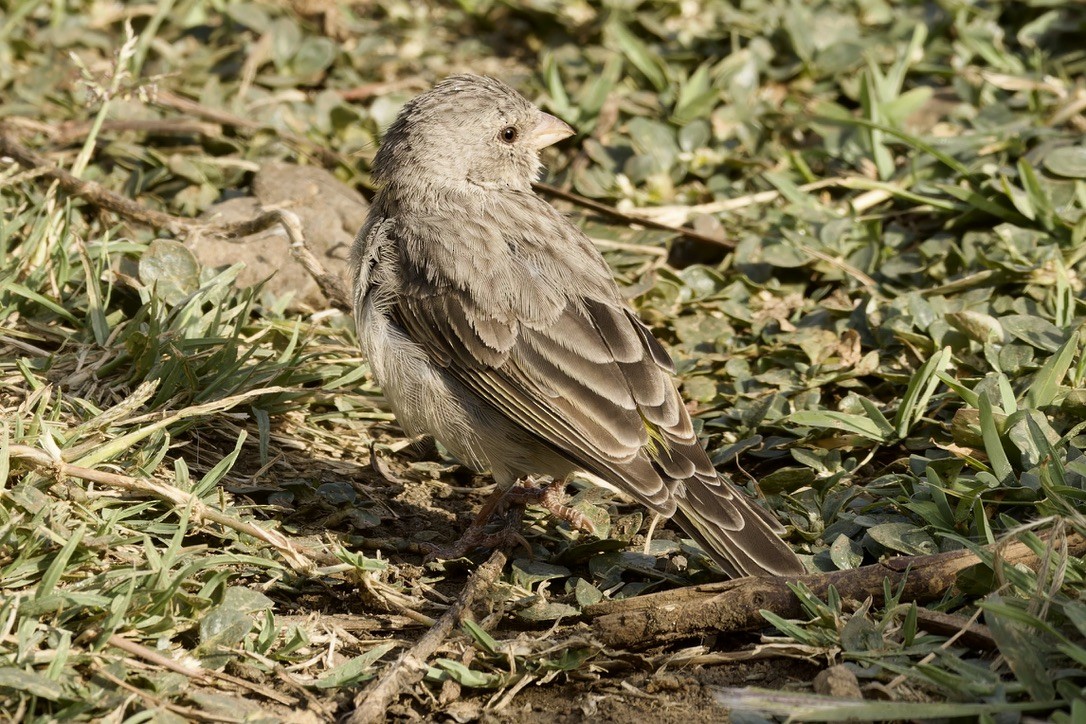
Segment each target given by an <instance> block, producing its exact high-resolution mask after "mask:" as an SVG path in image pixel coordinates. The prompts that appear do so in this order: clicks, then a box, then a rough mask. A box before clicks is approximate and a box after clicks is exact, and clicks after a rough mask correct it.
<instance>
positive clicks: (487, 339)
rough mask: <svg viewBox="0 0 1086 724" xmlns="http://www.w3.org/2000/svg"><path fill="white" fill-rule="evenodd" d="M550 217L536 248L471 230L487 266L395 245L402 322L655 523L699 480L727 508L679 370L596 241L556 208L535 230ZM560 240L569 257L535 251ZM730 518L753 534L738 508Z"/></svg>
mask: <svg viewBox="0 0 1086 724" xmlns="http://www.w3.org/2000/svg"><path fill="white" fill-rule="evenodd" d="M543 206H546V205H543ZM548 212H549V213H553V214H554V226H552V227H550V228H549V229H536V230H534V232H533V233H532V235H531V236H532V238H527V236H526V235H523V234H521V235H520V237H519V238H515V237H516V234H515V233H510V234H509V236H510V237H513V238H507V239H502V240H500V241H496V240H494V239H493V238H489V237H492V236H493V231H492V230H493V228H494V225H490V226H489V227H488V228H483V227H482V226H478V227H474V228H470V227H469V228H468V229H461V230H460V233H465V232H466V231H471V232H474V234H475V235H476V237H482V236H483V235H487V236H488V238H485V239H483V240H482V242H480V241H478V240H476V243H475V248H480V247H482V248H485V249H486V250H487V253H486V254H485V255H482V254H480V255H479V256H480V257H482V258H475V259H471V256H470V255H469V254H464V253H457V254H453V253H451V252H452V250H453V249H454V248H455V247H454V246H453V245H452V244H451V243H450V241H449V238H448V237H449V236H450V235H452V234H455V233H456V232H449V231H447V232H446V235H445V237H444V238H442V237H440V236H439V235H437V234H432V235H430V236H429V237H428V238H427V239H426V240H425V241H422V240H419V239H412V238H401V239H399V243H398V244H397V246H398V247H399V248H400V249H401V250H402V251H401V259H400V272H401V273H400V279H401V285H400V289H399V293H398V294H397V295H396V301H395V304H394V307H393V308H392V309H390V310H389V312H390V316H391V317H392V319H393V321H394V322H395V323H396V324H398V325H399V326H400V327H402V329H403V330H404V332H405V333H406V334H407V336H408V337H409V338H410V339H412V340H413V341H415V342H416V343H417V344H419V345H421V346H422V347H423V348H424V349H425V350H426V352H427V353H428V354H429V356H430V357H431V359H433V361H434V362H435V363H436V364H439V365H441V366H442V367H444V368H445V369H446V370H447V371H448V372H449V374H451V375H452V376H453V377H455V378H456V379H458V380H459V381H460V382H461V383H463V384H464V385H465V386H467V387H468V388H469V389H471V390H472V391H474V392H475V394H476V395H478V396H479V398H481V399H482V400H484V401H486V402H487V403H489V404H490V405H491V406H493V407H494V408H495V409H496V410H498V411H499V412H500V413H502V414H503V415H505V416H506V417H508V418H510V419H512V420H515V421H516V422H517V423H518V424H519V425H521V426H522V427H523V428H524V429H525V430H527V431H528V432H530V433H532V434H533V435H535V436H536V437H537V438H538V439H539V440H540V441H542V442H544V443H545V444H547V445H549V446H550V447H552V448H554V449H556V450H558V451H559V452H561V453H562V454H564V455H565V456H567V457H569V458H571V459H572V460H574V461H575V462H577V463H578V464H579V465H581V466H582V467H583V468H584V469H585V470H587V471H588V472H591V473H594V474H596V475H598V476H600V477H601V478H603V479H604V480H606V481H608V482H610V483H612V484H614V485H616V486H617V487H619V488H621V489H623V490H624V491H626V492H628V493H629V494H630V495H631V496H633V497H634V498H636V499H638V500H640V501H641V502H643V503H645V504H646V505H648V506H649V507H651V508H653V509H655V510H657V511H658V512H660V513H662V514H664V515H668V516H670V515H671V514H672V513H674V511H675V490H676V487H677V486H679V485H680V484H683V483H687V482H692V481H693V480H699V481H701V482H702V483H704V485H708V486H710V487H722V488H725V490H724V491H723V494H724V496H725V497H727V496H729V495H730V494H731V490H730V489H729V488H727V486H725V485H723V484H722V483H721V481H720V480H719V478H718V476H717V473H716V470H715V469H714V468H713V466H712V463H711V462H710V461H709V459H708V457H707V456H706V455H705V452H704V450H703V449H702V447H701V444H700V443H699V441H698V440H697V437H696V436H695V434H694V430H693V426H692V425H691V422H690V416H689V414H688V413H687V411H686V408H685V407H684V405H683V402H682V399H681V398H680V396H679V394H678V391H677V390H676V388H675V384H674V381H673V379H672V375H673V374H674V367H673V365H672V362H671V358H670V357H669V356H668V354H667V352H666V351H665V350H664V349H663V347H661V346H660V343H659V342H657V341H656V339H655V338H654V337H653V335H652V333H651V332H650V331H649V330H648V329H647V328H646V327H645V325H644V324H642V323H641V321H640V320H639V319H638V318H637V317H636V316H635V315H634V314H633V313H632V312H631V311H630V310H629V309H627V308H626V307H625V305H624V304H623V303H622V301H621V300H620V298H619V296H618V292H617V289H616V287H615V286H614V281H613V279H612V277H611V273H610V270H609V269H607V266H606V264H605V263H604V262H603V260H602V258H600V257H599V255H598V253H596V252H595V250H594V249H592V247H591V242H589V241H588V239H587V238H585V237H584V236H583V235H582V234H581V233H580V232H579V231H578V230H577V229H575V228H573V227H572V226H570V225H569V224H568V222H566V221H565V219H563V218H561V217H559V216H558V215H557V213H556V212H553V209H551V207H549V206H546V209H545V210H544V212H543V213H542V214H536V216H535V218H536V219H539V218H544V219H545V217H546V215H547V213H548ZM413 229H417V227H407V226H401V225H396V226H395V227H389V231H388V233H391V234H400V235H404V234H410V233H417V231H414V232H413ZM562 234H564V236H560V235H562ZM552 236H554V237H557V238H558V239H559V240H560V241H562V244H561V246H560V247H559V246H558V245H557V244H555V245H553V246H552V247H551V248H549V249H548V248H544V247H542V246H541V245H539V244H535V245H533V240H534V239H535V238H540V237H542V238H550V237H552ZM473 238H474V237H473ZM462 248H464V249H470V248H472V246H471V245H469V244H466V243H464V244H463V247H462ZM556 248H558V249H559V250H558V251H556ZM446 253H448V254H449V256H448V257H447V258H437V259H435V257H434V256H433V255H435V254H438V255H440V254H446ZM465 258H468V259H471V263H472V264H473V266H474V269H473V273H471V274H468V273H466V271H467V270H466V269H462V268H461V267H462V265H463V264H464V260H465ZM480 279H483V280H484V281H482V282H480ZM556 290H561V292H560V293H556ZM683 492H684V491H680V493H683ZM720 517H721V521H720V525H722V526H724V527H728V528H733V529H740V528H742V526H743V516H742V515H741V514H739V513H738V512H737V511H735V510H734V509H733V508H731V507H728V508H727V509H726V510H725V511H723V512H722V513H721V516H720Z"/></svg>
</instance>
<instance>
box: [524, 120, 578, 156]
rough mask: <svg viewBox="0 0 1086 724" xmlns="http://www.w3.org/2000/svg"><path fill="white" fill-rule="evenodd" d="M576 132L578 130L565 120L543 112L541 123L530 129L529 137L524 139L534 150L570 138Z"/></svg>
mask: <svg viewBox="0 0 1086 724" xmlns="http://www.w3.org/2000/svg"><path fill="white" fill-rule="evenodd" d="M574 133H576V131H574V130H573V129H572V128H570V126H569V124H568V123H566V122H565V121H563V120H560V119H558V118H555V117H554V116H552V115H551V114H550V113H543V114H542V117H541V118H540V119H539V123H537V124H536V125H535V128H533V129H532V130H530V131H528V137H527V138H526V139H524V140H525V142H526V144H527V145H528V146H530V147H531V148H532V149H533V150H536V151H538V150H540V149H542V148H546V147H547V146H550V145H551V144H552V143H558V142H559V141H561V140H562V139H563V138H569V137H570V136H572V135H573V134H574Z"/></svg>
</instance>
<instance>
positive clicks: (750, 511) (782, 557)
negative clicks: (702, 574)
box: [672, 479, 805, 578]
mask: <svg viewBox="0 0 1086 724" xmlns="http://www.w3.org/2000/svg"><path fill="white" fill-rule="evenodd" d="M684 492H685V493H686V494H685V495H684V494H677V495H676V503H677V504H678V505H677V509H676V511H675V515H674V516H673V517H672V520H674V521H675V522H676V523H677V524H678V525H679V527H680V528H682V529H683V530H684V531H686V533H687V534H688V535H689V536H690V537H691V538H693V539H694V540H695V541H696V542H697V543H698V545H700V546H701V547H702V548H704V549H705V552H706V553H708V554H709V555H710V556H711V557H712V559H713V560H714V561H716V563H717V565H719V566H720V567H721V568H722V569H723V570H724V572H725V573H727V574H728V575H729V576H731V577H733V578H735V577H738V576H797V575H802V574H803V573H804V572H805V571H804V568H803V564H802V563H800V561H799V559H798V558H797V557H796V554H795V553H794V552H793V551H792V549H791V548H790V547H788V545H787V544H786V543H785V542H784V541H782V540H781V539H780V537H779V535H778V533H780V532H783V529H782V528H781V526H780V524H779V523H778V522H777V521H776V520H775V519H773V518H772V517H771V516H770V515H769V513H768V512H767V511H764V510H762V509H761V508H759V507H758V506H757V505H756V504H755V503H753V502H752V501H751V500H750V499H749V498H747V496H746V495H744V494H743V493H741V492H740V491H738V490H736V489H735V488H734V487H732V486H731V485H730V484H729V483H727V482H725V481H724V480H720V479H718V480H717V481H716V485H713V484H705V483H702V482H701V481H698V480H688V481H686V491H684ZM737 513H738V515H736V514H737ZM736 518H739V521H740V524H739V525H735V520H736Z"/></svg>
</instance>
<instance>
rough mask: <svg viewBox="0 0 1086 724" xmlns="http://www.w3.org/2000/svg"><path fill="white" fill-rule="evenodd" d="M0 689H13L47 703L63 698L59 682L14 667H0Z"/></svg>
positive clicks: (62, 690)
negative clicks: (45, 700) (44, 700)
mask: <svg viewBox="0 0 1086 724" xmlns="http://www.w3.org/2000/svg"><path fill="white" fill-rule="evenodd" d="M0 689H14V690H15V691H21V692H25V693H27V694H29V695H30V696H37V697H40V698H42V699H47V700H48V701H59V700H60V699H61V697H63V696H64V688H63V687H62V686H61V685H60V682H57V681H53V680H52V679H50V678H49V677H47V676H45V675H44V674H39V673H38V672H37V671H25V670H23V669H17V668H15V667H14V666H3V667H0Z"/></svg>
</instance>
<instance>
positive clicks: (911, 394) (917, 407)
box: [894, 347, 951, 438]
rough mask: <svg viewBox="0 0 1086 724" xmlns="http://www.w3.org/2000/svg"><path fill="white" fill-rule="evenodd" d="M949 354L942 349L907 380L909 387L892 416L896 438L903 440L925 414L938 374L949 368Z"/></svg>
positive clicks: (946, 350) (937, 380)
mask: <svg viewBox="0 0 1086 724" xmlns="http://www.w3.org/2000/svg"><path fill="white" fill-rule="evenodd" d="M950 359H951V353H950V348H949V347H944V348H943V349H942V350H941V351H940V352H939V353H938V354H936V355H935V356H934V357H932V358H931V359H929V360H928V361H927V362H925V363H924V364H922V365H921V366H920V368H919V369H918V370H917V371H916V372H915V373H913V376H912V377H911V378H910V379H909V386H908V387H907V388H906V389H905V395H904V397H902V399H901V404H900V405H899V406H898V408H897V415H895V416H894V428H895V430H896V431H897V436H898V437H899V438H903V437H905V436H906V435H908V434H909V430H910V429H911V428H912V426H913V425H915V424H916V423H917V421H919V420H920V418H921V417H923V416H924V414H925V413H926V412H927V409H928V402H929V401H930V400H931V396H932V395H933V394H934V393H935V388H936V387H937V386H938V384H939V374H940V373H942V372H946V370H947V368H948V367H949V366H950Z"/></svg>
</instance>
